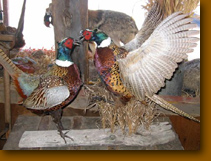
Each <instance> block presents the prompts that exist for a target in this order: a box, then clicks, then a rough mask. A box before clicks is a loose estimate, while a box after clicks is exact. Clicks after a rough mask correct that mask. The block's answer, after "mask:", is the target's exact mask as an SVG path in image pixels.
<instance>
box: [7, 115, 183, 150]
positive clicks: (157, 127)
mask: <svg viewBox="0 0 211 161" xmlns="http://www.w3.org/2000/svg"><path fill="white" fill-rule="evenodd" d="M160 121H161V122H160V123H158V124H157V123H155V124H154V125H152V126H151V127H150V131H146V130H144V129H142V128H140V129H139V130H138V133H137V134H132V135H131V136H127V135H123V134H122V132H121V130H117V131H116V132H115V133H111V132H110V129H98V128H100V127H101V121H100V118H99V117H79V116H76V117H63V118H62V122H63V125H64V127H65V129H68V130H69V132H68V133H67V135H69V136H70V137H71V138H73V139H74V141H72V140H70V139H68V138H67V139H66V141H67V144H65V143H64V140H63V139H62V138H61V137H60V135H59V134H58V132H57V130H56V126H55V124H54V123H53V122H52V119H51V117H50V116H44V117H39V116H19V117H18V119H17V121H16V123H15V125H14V127H13V130H12V132H11V134H10V136H9V138H8V140H7V142H6V144H5V146H4V148H3V150H183V147H182V146H181V143H180V141H179V139H178V136H177V134H176V133H175V132H174V131H173V130H172V126H171V123H170V121H169V119H168V118H162V119H161V120H160Z"/></svg>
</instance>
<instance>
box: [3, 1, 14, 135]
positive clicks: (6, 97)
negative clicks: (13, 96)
mask: <svg viewBox="0 0 211 161" xmlns="http://www.w3.org/2000/svg"><path fill="white" fill-rule="evenodd" d="M7 2H8V1H7V0H3V4H2V6H3V11H4V12H3V14H4V19H3V20H4V21H3V22H4V23H3V25H6V26H7V25H8V3H7ZM2 6H1V7H2ZM2 38H3V37H2ZM5 38H6V39H7V37H5ZM8 38H10V37H8ZM8 40H9V39H7V41H8ZM5 52H7V53H6V54H7V56H8V57H10V53H9V50H5ZM4 100H5V101H4V108H5V128H8V129H9V131H8V132H7V133H9V132H10V131H11V127H12V126H11V125H12V124H11V123H12V119H11V118H12V117H11V105H10V76H9V74H8V72H7V71H6V70H4Z"/></svg>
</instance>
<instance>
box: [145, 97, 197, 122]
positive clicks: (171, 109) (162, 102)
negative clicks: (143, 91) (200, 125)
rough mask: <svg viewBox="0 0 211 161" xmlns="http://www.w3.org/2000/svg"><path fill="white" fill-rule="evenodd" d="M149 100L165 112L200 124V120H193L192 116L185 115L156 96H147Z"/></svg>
mask: <svg viewBox="0 0 211 161" xmlns="http://www.w3.org/2000/svg"><path fill="white" fill-rule="evenodd" d="M147 97H148V98H149V99H151V100H152V101H154V102H155V103H157V104H158V105H160V106H161V107H162V108H164V109H166V110H170V111H172V112H174V113H176V114H178V115H180V116H183V117H186V118H189V119H190V120H193V121H196V122H200V120H198V119H196V118H194V117H193V116H191V115H189V114H187V113H185V112H184V111H182V110H180V109H178V108H177V107H175V106H173V105H172V104H170V103H168V102H167V101H165V100H164V99H162V98H161V97H159V96H158V95H155V94H154V95H153V96H152V97H149V96H147Z"/></svg>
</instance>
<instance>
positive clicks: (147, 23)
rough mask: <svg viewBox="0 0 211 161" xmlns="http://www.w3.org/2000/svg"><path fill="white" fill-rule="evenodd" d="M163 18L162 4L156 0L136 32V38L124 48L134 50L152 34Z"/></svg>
mask: <svg viewBox="0 0 211 161" xmlns="http://www.w3.org/2000/svg"><path fill="white" fill-rule="evenodd" d="M162 20H163V11H162V8H161V6H160V4H159V3H158V2H157V1H155V2H154V4H153V6H152V9H151V10H150V11H149V13H148V15H147V17H146V19H145V20H144V23H143V25H142V28H141V29H140V30H139V32H138V33H137V34H136V36H135V38H134V39H133V40H131V41H130V42H128V43H127V44H125V45H124V48H125V49H126V50H127V51H132V50H134V49H137V48H138V47H140V46H141V45H142V44H143V43H144V42H145V41H146V40H147V39H148V38H149V36H150V35H151V34H152V32H153V31H154V29H155V28H156V27H157V26H158V25H159V24H160V22H161V21H162Z"/></svg>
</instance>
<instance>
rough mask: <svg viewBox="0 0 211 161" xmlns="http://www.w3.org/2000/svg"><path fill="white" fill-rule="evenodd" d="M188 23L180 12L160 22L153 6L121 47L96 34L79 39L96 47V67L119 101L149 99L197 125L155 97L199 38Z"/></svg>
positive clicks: (91, 32) (86, 32)
mask: <svg viewBox="0 0 211 161" xmlns="http://www.w3.org/2000/svg"><path fill="white" fill-rule="evenodd" d="M155 22H156V23H155ZM191 22H192V18H190V17H189V15H188V14H182V13H181V12H175V13H173V14H172V15H170V16H168V17H167V18H166V19H164V20H162V11H161V9H160V8H159V5H158V4H157V3H155V5H154V6H153V7H152V9H151V11H150V12H149V14H148V17H147V18H146V20H145V22H144V24H143V27H142V29H141V30H140V31H139V32H138V34H137V35H136V37H135V38H134V39H133V40H131V41H130V42H129V43H127V44H126V45H125V46H123V47H118V46H117V45H116V44H115V43H114V42H113V41H112V39H111V38H110V37H109V36H108V35H106V34H105V33H104V32H103V31H99V30H89V29H86V30H83V31H81V36H82V37H81V39H82V40H84V41H88V42H91V41H92V42H95V43H96V45H97V49H96V53H95V55H94V64H95V67H96V68H97V71H98V73H99V75H100V77H101V79H102V81H103V82H104V83H105V84H106V86H107V89H108V90H109V91H111V92H112V93H114V94H116V95H118V96H120V98H121V100H123V101H125V102H128V101H129V100H130V99H131V98H132V97H135V98H136V99H138V100H140V101H142V102H143V103H144V102H145V100H146V99H150V100H151V101H153V102H155V103H156V104H158V105H160V106H161V107H163V108H164V109H167V110H170V111H172V112H175V113H177V114H179V115H181V116H184V117H187V118H189V119H191V120H194V121H196V122H200V121H199V120H198V119H196V118H194V117H193V116H191V115H189V114H187V113H185V112H183V111H181V110H180V109H178V108H176V107H174V106H173V105H171V104H170V103H168V102H167V101H165V100H164V99H162V98H160V97H159V96H158V95H156V93H157V92H158V91H159V90H160V88H161V87H164V86H165V80H166V79H170V78H171V77H172V75H173V72H174V71H175V69H176V68H177V67H178V63H179V62H181V61H182V60H184V59H186V58H187V53H191V52H193V48H194V47H196V42H197V41H198V38H195V37H194V35H197V34H198V33H199V31H196V30H192V29H193V28H195V27H196V24H193V23H191ZM145 103H146V102H145Z"/></svg>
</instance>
